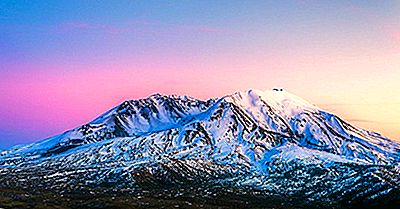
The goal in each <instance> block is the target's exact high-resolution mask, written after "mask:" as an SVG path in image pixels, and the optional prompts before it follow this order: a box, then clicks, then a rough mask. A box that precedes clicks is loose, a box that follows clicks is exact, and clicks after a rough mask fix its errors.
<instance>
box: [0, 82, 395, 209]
mask: <svg viewBox="0 0 400 209" xmlns="http://www.w3.org/2000/svg"><path fill="white" fill-rule="evenodd" d="M399 162H400V145H399V144H397V143H396V142H394V141H391V140H389V139H387V138H385V137H382V136H381V135H379V134H377V133H374V132H371V131H367V130H364V129H360V128H357V127H354V126H352V125H351V124H349V123H347V122H345V121H343V120H341V119H340V118H338V117H337V116H335V115H333V114H331V113H328V112H325V111H323V110H321V109H319V108H318V107H316V106H314V105H311V104H309V103H308V102H306V101H304V100H302V99H301V98H298V97H296V96H294V95H292V94H290V93H287V92H286V91H283V90H281V89H275V90H273V91H259V90H249V91H246V92H238V93H235V94H232V95H227V96H224V97H222V98H216V99H210V100H207V101H201V100H197V99H193V98H190V97H186V96H184V97H178V96H162V95H158V94H157V95H153V96H150V97H148V98H146V99H141V100H132V101H125V102H123V103H122V104H121V105H119V106H117V107H115V108H113V109H111V110H110V111H108V112H106V113H104V114H103V115H101V116H100V117H98V118H96V119H95V120H93V121H92V122H90V123H88V124H86V125H83V126H81V127H78V128H76V129H73V130H70V131H67V132H65V133H63V134H61V135H58V136H55V137H51V138H48V139H45V140H43V141H40V142H37V143H33V144H30V145H26V146H20V147H14V148H12V149H11V150H7V151H3V152H1V154H0V193H1V194H2V195H3V196H7V195H6V194H8V196H10V194H11V193H13V192H14V191H20V190H27V189H28V190H29V191H37V192H39V194H40V193H41V192H42V193H43V192H45V193H46V194H47V193H48V192H62V193H66V194H71V195H76V193H79V192H82V193H83V194H85V195H88V194H91V193H93V194H95V193H96V194H99V192H98V191H101V192H100V193H101V195H105V194H110V195H112V194H116V193H123V194H121V195H122V196H124V195H127V196H129V197H137V196H140V195H142V196H143V194H144V193H145V194H147V196H146V195H144V196H145V197H146V198H148V199H149V201H150V202H152V203H154V201H156V200H157V201H160V200H172V201H173V203H171V204H186V203H187V202H188V201H189V203H190V204H193V203H192V202H194V203H195V205H196V204H197V203H198V202H197V203H196V201H207V202H206V203H204V204H206V206H207V204H208V206H209V207H211V206H212V205H218V204H219V206H221V207H224V206H227V207H231V206H239V207H275V208H276V207H278V208H292V207H300V208H301V207H316V208H318V207H332V208H335V207H341V208H343V207H356V206H379V205H380V204H385V205H388V204H394V203H398V201H399V197H400V196H399V194H400V193H399V191H400V174H399V173H400V166H399ZM10 189H11V190H12V191H11V192H10V191H9V190H10ZM7 191H8V193H7ZM36 194H38V193H36ZM0 196H1V195H0ZM11 196H12V195H11ZM33 196H34V195H33ZM110 197H111V196H110ZM10 198H11V197H10ZM196 198H197V199H196ZM216 198H219V199H220V201H216V202H215V199H216ZM11 199H13V198H11ZM222 199H223V200H222ZM132 201H133V202H135V203H137V201H138V200H132ZM174 201H177V202H174ZM179 201H181V202H179ZM191 201H192V202H191ZM0 202H1V199H0ZM167 202H168V201H167ZM164 204H168V203H166V202H164ZM161 205H162V204H161ZM200 205H201V204H200ZM0 206H1V203H0ZM137 206H138V205H137ZM158 206H160V205H158ZM158 206H157V205H156V206H155V207H158ZM186 206H188V205H186ZM197 206H199V205H197ZM199 207H200V206H199Z"/></svg>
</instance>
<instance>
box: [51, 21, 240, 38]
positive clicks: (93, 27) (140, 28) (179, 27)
mask: <svg viewBox="0 0 400 209" xmlns="http://www.w3.org/2000/svg"><path fill="white" fill-rule="evenodd" d="M83 31H86V32H98V33H104V34H107V35H122V34H132V33H139V34H151V35H160V34H172V35H174V34H175V35H178V34H188V33H193V34H195V33H199V34H225V35H237V34H239V33H237V32H234V31H231V30H227V29H224V28H218V27H212V26H204V25H184V24H167V23H162V22H157V21H147V20H134V21H129V22H127V23H124V24H119V25H111V24H97V23H89V22H64V23H62V24H60V25H59V26H58V27H57V29H56V32H58V33H69V32H83Z"/></svg>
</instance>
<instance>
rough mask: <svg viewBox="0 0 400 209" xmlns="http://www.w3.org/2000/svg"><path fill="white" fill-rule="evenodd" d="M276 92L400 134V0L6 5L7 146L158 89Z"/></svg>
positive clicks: (0, 39)
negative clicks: (281, 90)
mask: <svg viewBox="0 0 400 209" xmlns="http://www.w3.org/2000/svg"><path fill="white" fill-rule="evenodd" d="M273 87H281V88H284V89H285V90H287V91H289V92H292V93H294V94H296V95H298V96H300V97H303V98H304V99H306V100H308V101H310V102H311V103H313V104H316V105H317V106H319V107H321V108H323V109H325V110H327V111H330V112H333V113H335V114H337V115H339V116H340V117H342V118H344V119H346V120H348V121H349V122H351V123H353V124H355V125H357V126H359V127H363V128H367V129H371V130H374V131H377V132H379V133H381V134H383V135H384V136H387V137H389V138H392V139H394V140H399V141H400V96H399V95H400V1H396V0H393V1H389V0H387V1H386V0H385V1H369V0H359V1H347V0H346V1H344V0H343V1H341V0H338V1H328V0H326V1H325V0H319V1H317V0H292V1H285V0H283V1H267V0H265V1H264V0H259V1H255V0H250V1H234V0H229V1H225V0H219V1H207V0H202V1H179V0H177V1H151V0H150V1H149V0H146V1H133V0H126V1H124V0H118V1H117V0H115V1H90V0H89V1H74V0H66V1H61V0H56V1H53V0H51V1H50V0H48V1H46V0H40V1H38V0H30V1H23V0H20V1H9V0H2V1H0V148H9V147H10V146H13V145H16V144H24V143H30V142H33V141H38V140H41V139H44V138H47V137H50V136H53V135H56V134H59V133H62V132H64V131H66V130H69V129H72V128H75V127H78V126H80V125H82V124H84V123H87V122H89V121H90V120H92V119H94V118H95V117H96V116H98V115H100V114H101V113H103V112H105V111H106V110H108V109H110V108H112V107H113V106H116V105H118V104H119V103H121V102H122V101H124V100H127V99H138V98H143V97H146V96H148V95H151V94H153V93H156V92H159V93H162V94H185V95H191V96H193V97H197V98H200V99H205V98H209V97H217V96H222V95H226V94H230V93H233V92H236V91H241V90H247V89H250V88H252V89H272V88H273Z"/></svg>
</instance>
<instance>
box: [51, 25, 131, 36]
mask: <svg viewBox="0 0 400 209" xmlns="http://www.w3.org/2000/svg"><path fill="white" fill-rule="evenodd" d="M74 31H97V32H102V33H107V34H114V35H115V34H121V33H122V32H123V31H122V30H121V29H120V28H118V27H115V26H111V25H108V24H93V23H88V22H64V23H62V24H60V25H59V26H58V28H57V32H60V33H65V32H74Z"/></svg>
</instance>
